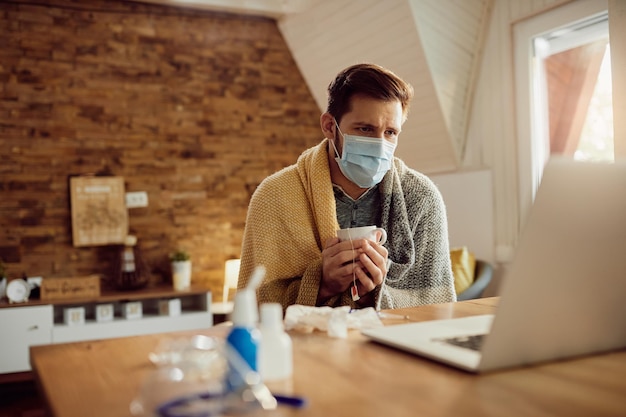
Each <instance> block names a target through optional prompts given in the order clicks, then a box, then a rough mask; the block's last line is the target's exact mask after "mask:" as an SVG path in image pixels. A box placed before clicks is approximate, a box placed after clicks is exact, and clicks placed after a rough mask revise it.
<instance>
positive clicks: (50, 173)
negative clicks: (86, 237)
mask: <svg viewBox="0 0 626 417" xmlns="http://www.w3.org/2000/svg"><path fill="white" fill-rule="evenodd" d="M0 44H1V47H0V158H1V160H0V192H1V199H0V257H2V258H3V259H4V261H5V263H6V265H7V269H8V274H9V277H10V278H13V277H18V276H21V275H22V274H24V273H25V274H27V275H28V276H43V277H55V276H77V275H84V274H90V273H99V274H102V275H103V276H104V278H105V279H108V278H110V277H111V266H112V263H113V257H114V254H115V247H112V246H101V247H82V248H76V247H74V246H73V245H72V230H71V217H70V216H71V212H70V202H69V192H68V177H69V176H70V175H77V174H87V173H99V174H112V175H119V176H123V177H124V179H125V186H126V191H146V192H147V194H148V198H149V206H148V207H146V208H134V209H129V230H130V233H132V234H135V235H136V236H137V237H138V240H139V247H140V250H141V251H142V254H143V257H144V258H145V260H146V261H147V262H148V265H149V266H150V275H151V278H150V279H151V282H152V283H156V282H160V281H168V280H170V273H169V262H168V260H167V256H168V254H169V253H170V252H171V251H173V250H174V249H175V248H177V247H184V248H186V249H188V250H189V252H190V253H191V255H192V259H193V269H194V273H193V281H194V283H196V284H200V285H203V286H206V287H208V288H211V289H212V290H214V291H215V292H216V294H218V295H216V297H215V299H217V300H219V299H220V298H221V296H219V294H221V287H222V280H223V269H224V261H225V260H226V259H229V258H233V257H238V256H239V254H240V246H241V237H242V234H243V227H244V223H245V215H246V208H247V205H248V202H249V199H250V196H251V193H252V192H253V191H254V189H255V187H256V186H257V185H258V183H259V182H260V181H261V180H262V179H263V178H265V177H266V176H267V175H269V174H271V173H273V172H275V171H277V170H279V169H280V168H282V167H284V166H286V165H289V164H291V163H293V162H294V161H295V160H296V158H297V156H298V155H299V154H300V153H301V152H302V150H304V149H306V148H308V147H310V146H312V145H314V144H316V143H318V142H319V140H320V139H321V137H322V136H321V133H320V131H319V109H318V108H317V106H316V104H315V102H314V100H313V98H312V96H311V94H310V92H309V91H308V89H307V87H306V84H305V82H304V80H303V78H302V77H301V75H300V72H299V70H298V68H297V67H296V65H295V63H294V61H293V59H292V57H291V54H290V52H289V50H288V48H287V46H286V44H285V42H284V40H283V39H282V37H281V35H280V32H279V30H278V29H277V26H276V23H275V22H274V21H273V20H271V19H265V18H255V17H246V16H238V15H229V14H218V13H209V12H197V11H186V10H182V9H175V8H170V7H165V6H155V5H144V4H139V3H126V2H122V1H106V2H105V1H78V0H77V1H66V0H64V1H48V2H43V1H42V2H32V1H29V2H19V1H11V2H2V3H0ZM105 285H106V281H105Z"/></svg>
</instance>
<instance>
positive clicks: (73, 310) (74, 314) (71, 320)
mask: <svg viewBox="0 0 626 417" xmlns="http://www.w3.org/2000/svg"><path fill="white" fill-rule="evenodd" d="M63 319H64V321H65V324H67V325H68V326H77V325H79V324H85V307H69V308H66V309H65V310H63Z"/></svg>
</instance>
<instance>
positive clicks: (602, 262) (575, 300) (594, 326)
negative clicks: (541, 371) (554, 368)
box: [362, 159, 626, 373]
mask: <svg viewBox="0 0 626 417" xmlns="http://www.w3.org/2000/svg"><path fill="white" fill-rule="evenodd" d="M501 288H502V289H501V291H500V301H499V304H498V308H497V310H496V314H495V315H481V316H473V317H464V318H456V319H446V320H434V321H427V322H419V323H407V324H399V325H392V326H386V327H380V328H376V329H367V330H362V333H363V334H364V335H365V336H366V337H368V338H369V339H371V340H373V341H375V342H379V343H382V344H385V345H388V346H391V347H394V348H397V349H401V350H404V351H408V352H411V353H415V354H417V355H420V356H423V357H426V358H429V359H432V360H435V361H439V362H442V363H444V364H447V365H450V366H453V367H457V368H460V369H463V370H466V371H469V372H477V373H479V372H488V371H494V370H500V369H505V368H511V367H518V366H525V365H532V364H537V363H542V362H548V361H555V360H560V359H567V358H572V357H578V356H583V355H592V354H598V353H602V352H607V351H612V350H617V349H621V348H624V347H626V161H621V162H616V163H612V164H609V163H586V162H576V161H572V160H564V159H551V160H550V161H549V162H548V164H547V165H546V167H545V170H544V173H543V179H542V181H541V184H540V186H539V189H538V191H537V194H536V197H535V201H534V204H533V206H532V207H531V210H530V213H529V215H528V218H527V221H526V224H525V226H524V228H523V231H522V234H521V236H520V240H519V243H518V245H517V248H516V252H515V256H514V259H513V261H512V263H511V265H510V268H509V270H508V271H507V273H506V274H505V276H504V278H503V282H502V286H501Z"/></svg>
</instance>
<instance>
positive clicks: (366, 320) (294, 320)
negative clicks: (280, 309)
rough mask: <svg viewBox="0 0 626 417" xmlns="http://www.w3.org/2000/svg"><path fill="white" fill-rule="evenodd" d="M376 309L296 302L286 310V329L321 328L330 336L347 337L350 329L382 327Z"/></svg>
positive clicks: (309, 329) (308, 331) (309, 330)
mask: <svg viewBox="0 0 626 417" xmlns="http://www.w3.org/2000/svg"><path fill="white" fill-rule="evenodd" d="M382 326H383V323H382V322H381V321H380V318H379V317H378V314H377V313H376V310H374V308H372V307H367V308H362V309H358V310H351V309H350V307H348V306H343V307H335V308H333V307H327V306H325V307H312V306H305V305H300V304H294V305H290V306H289V307H287V311H286V312H285V330H292V329H294V330H298V331H301V332H304V333H311V332H313V330H316V329H317V330H321V331H325V332H327V333H328V336H330V337H336V338H341V339H345V338H346V337H348V329H369V328H373V327H382Z"/></svg>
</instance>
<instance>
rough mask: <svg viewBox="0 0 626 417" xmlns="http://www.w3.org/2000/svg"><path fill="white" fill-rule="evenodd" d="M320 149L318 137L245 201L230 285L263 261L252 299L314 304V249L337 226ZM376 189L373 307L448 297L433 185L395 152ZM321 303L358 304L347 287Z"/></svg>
mask: <svg viewBox="0 0 626 417" xmlns="http://www.w3.org/2000/svg"><path fill="white" fill-rule="evenodd" d="M327 149H328V140H327V139H324V140H323V141H322V142H321V143H320V144H319V145H317V146H315V147H313V148H310V149H308V150H306V151H305V152H303V153H302V155H300V157H299V158H298V161H297V162H296V164H295V165H292V166H289V167H287V168H284V169H283V170H281V171H279V172H277V173H275V174H273V175H271V176H269V177H267V178H266V179H265V180H263V182H262V183H261V184H260V185H259V187H258V188H257V189H256V191H255V192H254V194H253V196H252V199H251V200H250V204H249V207H248V215H247V220H246V228H245V232H244V237H243V245H242V254H241V267H240V272H239V282H238V288H243V287H245V286H246V285H247V283H248V280H249V278H250V275H251V273H252V270H253V269H254V267H255V266H256V265H259V264H262V265H264V266H265V268H266V276H265V279H264V281H263V283H262V284H261V285H260V287H259V289H258V294H257V295H258V301H259V303H263V302H278V303H281V304H282V305H283V308H287V306H289V305H291V304H303V305H310V306H314V305H316V301H317V293H318V290H319V285H320V280H321V276H322V250H323V248H324V244H325V242H326V240H327V239H329V238H331V237H334V236H336V230H337V229H338V228H339V225H338V223H337V215H336V207H335V197H334V194H333V189H332V183H331V179H330V168H329V166H328V151H327ZM379 191H380V192H381V197H382V198H381V201H382V213H381V224H380V225H379V226H380V227H383V228H384V229H385V230H386V231H387V235H388V239H387V242H386V243H385V247H387V250H388V252H389V268H388V274H387V277H386V279H385V282H384V283H383V285H382V286H381V287H379V288H377V289H376V307H377V308H383V309H384V308H402V307H410V306H415V305H421V304H432V303H441V302H449V301H455V300H456V295H455V292H454V281H453V277H452V269H451V266H450V255H449V246H448V229H447V223H446V213H445V206H444V203H443V199H442V198H441V194H440V193H439V191H438V190H437V188H436V186H435V185H434V184H433V183H432V181H431V180H430V179H429V178H428V177H426V176H425V175H423V174H420V173H418V172H417V171H414V170H412V169H410V168H408V167H407V166H406V165H405V164H404V163H403V162H402V161H401V160H400V159H398V158H395V159H394V164H393V166H392V169H391V170H390V171H389V172H388V173H387V174H386V175H385V178H384V179H383V181H382V182H381V184H380V187H379ZM326 305H330V306H339V305H350V306H352V307H355V308H356V307H358V306H357V305H356V304H355V303H354V302H353V301H352V298H351V296H350V291H349V289H348V290H347V291H345V292H344V293H343V294H340V295H337V296H335V297H332V298H331V299H329V300H328V301H327V302H326Z"/></svg>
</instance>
